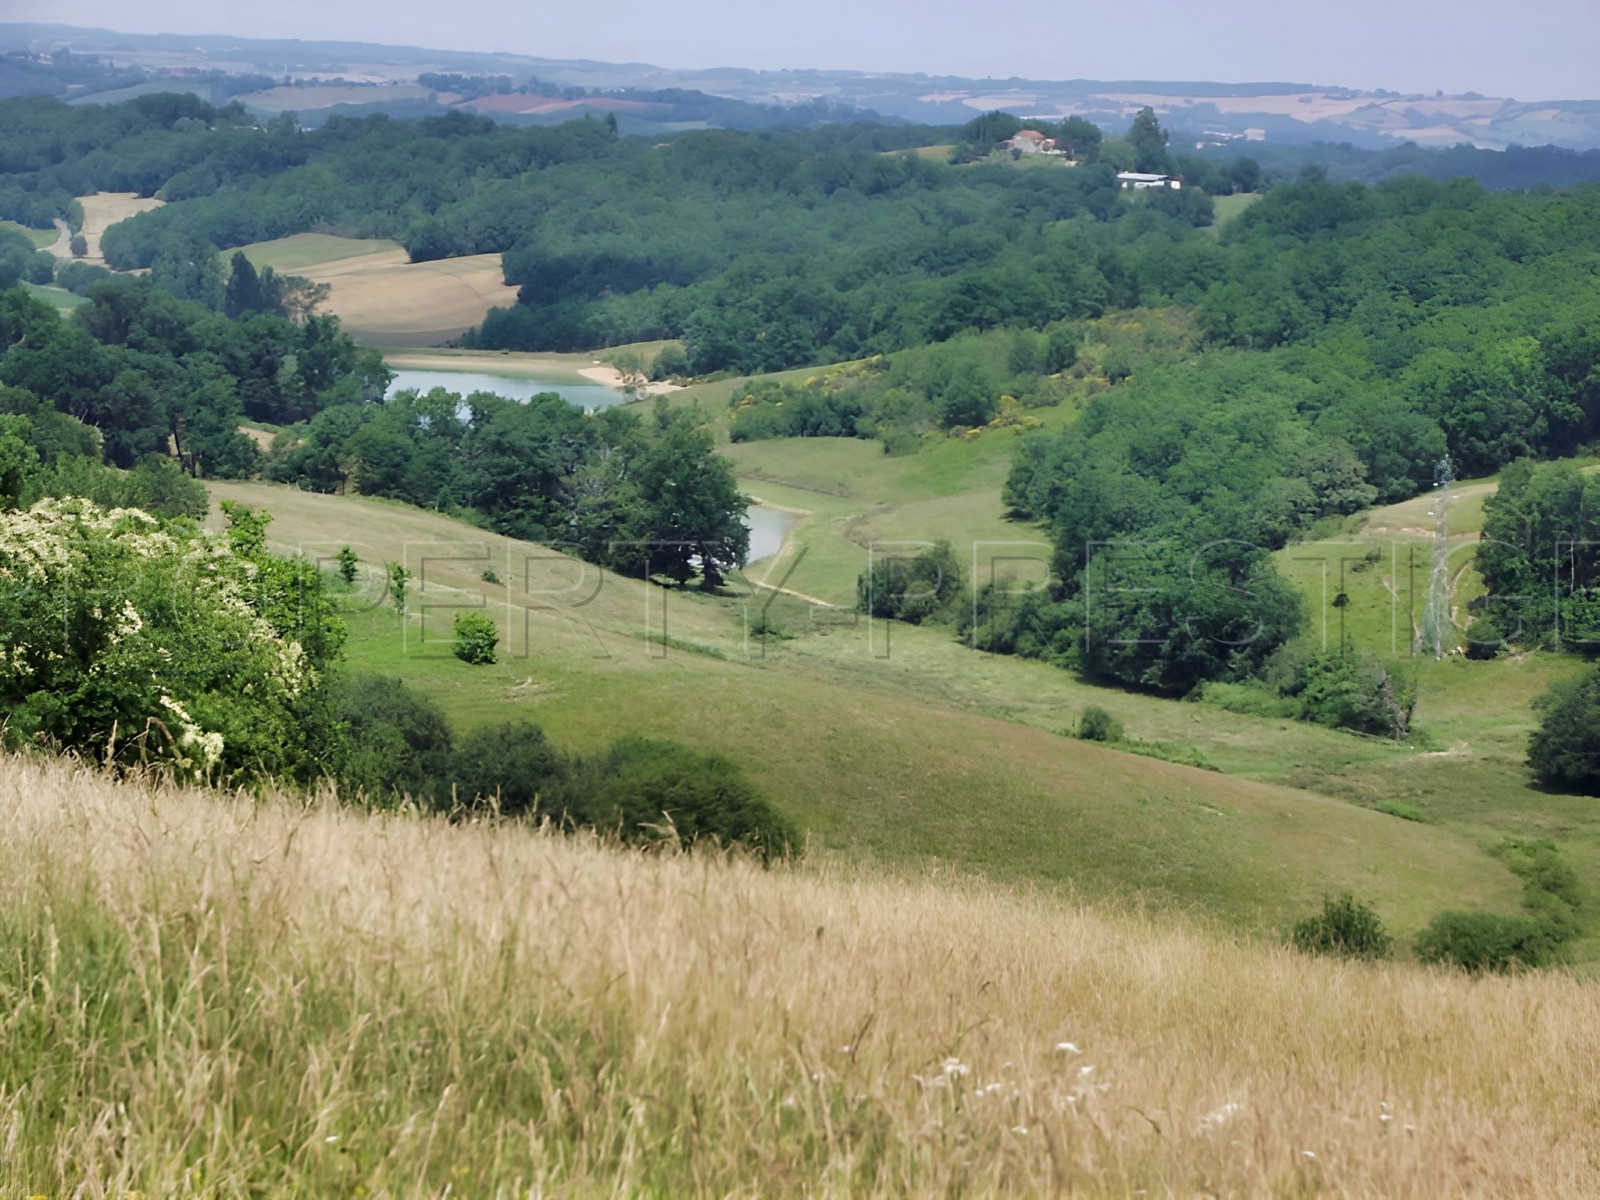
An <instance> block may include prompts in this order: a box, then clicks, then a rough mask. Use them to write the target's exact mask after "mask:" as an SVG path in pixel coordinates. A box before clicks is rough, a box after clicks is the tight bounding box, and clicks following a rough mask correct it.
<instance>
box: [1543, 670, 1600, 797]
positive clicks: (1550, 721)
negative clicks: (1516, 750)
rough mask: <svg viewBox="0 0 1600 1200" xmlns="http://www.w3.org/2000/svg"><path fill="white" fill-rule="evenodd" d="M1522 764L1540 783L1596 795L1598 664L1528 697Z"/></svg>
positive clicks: (1599, 783)
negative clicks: (1530, 720)
mask: <svg viewBox="0 0 1600 1200" xmlns="http://www.w3.org/2000/svg"><path fill="white" fill-rule="evenodd" d="M1534 709H1535V711H1536V712H1537V713H1538V714H1539V727H1538V728H1537V729H1536V730H1534V732H1533V735H1532V736H1531V737H1530V738H1529V739H1528V766H1529V767H1530V768H1531V769H1532V770H1533V774H1534V777H1535V778H1536V779H1537V780H1538V781H1539V782H1540V783H1541V784H1542V785H1543V786H1545V787H1548V788H1555V789H1559V790H1561V791H1568V792H1577V793H1579V794H1580V795H1584V796H1600V667H1592V666H1591V667H1588V668H1586V669H1585V670H1584V672H1583V673H1582V674H1581V675H1579V676H1578V677H1577V678H1574V679H1570V680H1564V681H1561V682H1558V683H1553V684H1551V685H1550V690H1549V691H1548V692H1546V693H1545V694H1544V695H1543V696H1541V697H1539V698H1538V699H1537V700H1535V701H1534Z"/></svg>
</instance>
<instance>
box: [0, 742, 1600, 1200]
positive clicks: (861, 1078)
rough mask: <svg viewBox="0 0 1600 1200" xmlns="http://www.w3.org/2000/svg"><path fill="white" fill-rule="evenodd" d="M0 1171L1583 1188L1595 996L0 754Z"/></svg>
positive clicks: (1573, 986)
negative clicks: (1, 944) (115, 776)
mask: <svg viewBox="0 0 1600 1200" xmlns="http://www.w3.org/2000/svg"><path fill="white" fill-rule="evenodd" d="M0 820H3V821H4V822H5V825H6V829H7V836H6V838H5V839H4V841H3V842H0V914H3V915H0V921H3V922H4V924H5V935H6V942H7V947H8V949H7V953H6V955H5V956H4V957H3V958H0V996H3V999H4V1003H5V1007H6V1010H7V1011H8V1012H10V1013H11V1016H10V1017H9V1019H8V1020H7V1021H6V1022H5V1024H4V1026H3V1033H0V1038H3V1044H4V1047H5V1053H4V1054H3V1055H0V1139H3V1142H4V1145H5V1148H6V1149H5V1153H4V1155H3V1156H0V1192H3V1193H4V1194H6V1195H15V1196H28V1195H36V1194H37V1195H68V1194H71V1195H88V1196H99V1195H131V1194H133V1193H134V1192H138V1193H141V1194H144V1195H152V1196H154V1195H161V1196H219V1197H232V1196H257V1195H263V1194H272V1195H284V1194H288V1195H345V1196H378V1195H385V1196H396V1197H399V1196H440V1195H469V1196H514V1195H594V1194H608V1195H616V1194H626V1195H657V1196H668V1195H671V1196H689V1195H706V1196H713V1195H714V1196H755V1195H760V1196H789V1195H793V1196H852V1197H855V1196H889V1195H895V1196H899V1195H952V1194H962V1195H989V1194H996V1193H1008V1194H1017V1195H1054V1196H1059V1195H1085V1196H1118V1197H1123V1196H1137V1195H1229V1196H1247V1195H1248V1196H1308V1195H1316V1194H1332V1195H1345V1196H1400V1195H1441V1194H1443V1195H1455V1196H1467V1195H1472V1196H1486V1197H1501V1196H1509V1195H1546V1196H1556V1195H1564V1196H1576V1195H1582V1194H1586V1193H1588V1192H1589V1191H1591V1190H1592V1187H1593V1185H1594V1182H1595V1178H1596V1175H1595V1165H1594V1164H1595V1162H1596V1159H1597V1156H1600V1120H1597V1119H1596V1118H1597V1116H1600V1113H1597V1110H1596V1107H1595V1104H1596V1098H1595V1092H1594V1088H1593V1075H1592V1069H1591V1067H1592V1064H1593V1063H1594V1061H1595V1060H1596V1058H1597V1057H1600V991H1597V989H1596V988H1595V986H1594V985H1593V984H1592V983H1585V982H1581V981H1579V980H1577V979H1575V978H1573V977H1572V976H1570V975H1568V974H1566V973H1562V972H1545V973H1540V974H1536V975H1527V976H1521V977H1513V978H1488V979H1472V978H1468V977H1466V976H1461V975H1451V974H1439V973H1435V972H1432V971H1425V970H1421V969H1418V968H1414V967H1409V966H1406V965H1389V966H1382V967H1370V966H1359V965H1346V964H1341V963H1337V962H1332V961H1328V960H1311V959H1305V958H1302V957H1300V956H1298V955H1295V954H1293V953H1292V952H1290V951H1287V950H1284V949H1282V948H1278V947H1274V946H1272V945H1266V944H1262V943H1259V942H1255V941H1249V940H1237V939H1235V938H1234V937H1232V936H1230V935H1229V934H1228V933H1227V932H1226V931H1225V930H1223V929H1220V928H1218V927H1216V926H1215V925H1214V924H1211V923H1208V922H1204V921H1199V922H1197V921H1195V920H1193V919H1182V918H1178V917H1174V916H1172V915H1169V914H1162V913H1156V912H1149V911H1144V910H1140V909H1138V908H1134V907H1129V906H1123V905H1110V906H1108V905H1098V906H1097V905H1085V904H1083V903H1081V902H1079V901H1074V900H1072V899H1070V898H1062V897H1060V896H1058V895H1055V894H1051V893H1046V892H1041V891H1037V890H1030V889H1020V890H1019V889H1015V888H1003V887H997V886H995V885H993V884H991V883H985V882H982V881H979V880H974V879H972V878H969V877H965V876H963V875H960V874H959V873H957V872H954V871H942V872H934V873H932V874H929V875H925V876H924V877H923V878H920V879H916V880H899V879H896V878H893V877H888V876H883V875H880V874H877V873H874V872H872V871H870V870H862V869H857V868H853V867H850V866H848V865H845V864H841V863H838V862H835V861H832V860H829V859H826V858H823V859H821V860H813V861H811V862H808V863H802V864H798V865H779V866H777V867H774V868H770V869H763V868H761V867H759V866H757V865H755V864H754V863H752V862H749V861H746V860H742V859H737V858H735V859H724V858H717V857H712V856H708V855H700V854H682V853H671V852H668V853H646V852H637V851H635V852H623V851H620V850H617V849H613V848H610V847H608V846H606V845H604V844H602V843H600V842H597V841H595V840H592V839H590V838H587V837H563V836H553V835H550V834H547V833H544V832H540V831H538V830H535V829H531V828H529V827H527V826H523V825H507V826H501V825H497V824H495V823H493V822H488V821H485V822H477V823H469V824H463V825H451V824H448V823H446V822H444V821H441V820H438V819H425V818H421V817H417V816H415V815H410V814H406V813H398V814H374V813H366V812H362V811H359V810H354V809H350V808H343V807H339V806H337V805H335V804H333V803H331V802H328V801H327V800H326V799H323V800H312V801H310V802H308V801H306V800H305V799H303V798H280V797H276V796H270V795H269V796H263V797H246V796H238V797H228V796H218V795H216V794H212V793H201V792H193V791H184V790H181V789H178V788H174V787H171V786H167V785H156V784H148V785H146V784H140V783H137V782H130V783H113V782H111V781H108V780H106V779H104V778H102V777H100V776H98V775H96V774H95V773H94V772H93V771H92V770H91V769H88V768H86V767H82V766H76V765H74V764H72V763H70V762H65V761H56V762H48V763H47V762H42V761H38V760H16V759H13V760H10V761H7V762H6V763H5V764H4V769H3V770H0Z"/></svg>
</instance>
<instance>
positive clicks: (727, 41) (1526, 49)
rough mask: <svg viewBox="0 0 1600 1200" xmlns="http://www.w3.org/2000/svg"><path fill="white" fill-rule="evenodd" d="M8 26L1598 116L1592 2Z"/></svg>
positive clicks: (102, 10)
mask: <svg viewBox="0 0 1600 1200" xmlns="http://www.w3.org/2000/svg"><path fill="white" fill-rule="evenodd" d="M0 20H11V21H42V22H63V23H66V24H72V25H92V26H97V27H100V28H105V29H117V30H125V31H129V32H137V33H222V34H236V35H240V36H246V37H297V38H303V39H306V40H319V39H338V40H356V41H371V42H384V43H388V44H406V45H416V46H429V47H437V48H440V49H451V50H505V51H512V52H515V53H521V54H532V55H538V56H542V57H547V58H592V59H599V60H601V61H606V62H650V63H656V64H658V65H661V66H669V67H679V68H685V67H713V66H738V67H754V68H763V67H765V68H777V67H819V68H850V69H857V70H867V71H874V70H876V71H926V72H928V73H930V74H954V75H967V76H974V77H979V78H981V77H984V76H988V75H993V76H995V77H1000V78H1004V77H1007V76H1013V75H1017V76H1024V77H1027V78H1032V79H1136V78H1138V79H1159V80H1218V81H1225V82H1239V81H1245V80H1256V81H1264V80H1271V81H1288V82H1300V83H1314V84H1325V85H1340V86H1345V87H1356V88H1380V87H1382V88H1389V89H1392V90H1395V91H1401V92H1432V91H1434V90H1436V89H1443V90H1444V91H1446V92H1451V93H1456V92H1465V91H1476V92H1482V93H1484V94H1485V95H1493V96H1514V97H1516V98H1518V99H1522V100H1536V99H1539V100H1552V99H1581V98H1600V71H1597V69H1596V65H1595V64H1596V51H1597V50H1600V3H1597V2H1596V0H1535V2H1534V3H1523V4H1508V3H1506V2H1505V0H1317V2H1315V3H1307V2H1306V0H1229V2H1228V3H1220V4H1219V3H1201V2H1200V0H1124V2H1123V3H1117V4H1113V3H1108V2H1107V0H1096V2H1095V3H1093V4H1086V3H1081V2H1079V0H1056V2H1054V3H1047V2H1044V0H1016V2H1015V3H1012V4H1007V5H996V4H987V3H978V2H975V0H960V2H958V0H801V2H800V3H787V4H774V3H771V2H770V0H769V2H768V3H760V2H759V0H653V2H651V0H586V2H582V3H580V2H574V0H568V2H566V3H552V2H550V0H525V2H523V3H515V2H513V0H476V2H475V3H471V4H444V3H440V2H439V0H383V2H382V3H373V2H367V3H354V2H351V0H247V2H243V3H241V2H239V0H143V2H130V0H0Z"/></svg>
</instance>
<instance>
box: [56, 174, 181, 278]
mask: <svg viewBox="0 0 1600 1200" xmlns="http://www.w3.org/2000/svg"><path fill="white" fill-rule="evenodd" d="M78 203H79V204H80V205H82V207H83V230H82V232H83V240H84V241H85V242H87V243H88V253H87V254H86V255H84V257H83V261H84V262H87V263H93V264H95V265H97V266H104V265H105V261H106V260H105V257H104V256H103V255H102V254H101V253H100V238H101V235H103V234H104V233H105V231H106V230H107V229H109V228H111V226H113V225H115V224H116V223H117V222H118V221H125V220H127V219H128V218H129V217H134V216H138V215H139V214H140V213H142V212H149V211H150V210H151V209H152V208H160V207H161V201H160V200H157V199H155V198H154V197H153V196H140V195H138V194H136V193H134V192H96V193H95V194H94V195H92V196H79V197H78ZM50 249H51V251H52V252H53V253H55V254H57V255H59V256H61V257H62V258H68V257H71V254H70V252H69V250H68V249H67V246H66V243H65V242H57V243H56V244H55V245H53V246H51V247H50Z"/></svg>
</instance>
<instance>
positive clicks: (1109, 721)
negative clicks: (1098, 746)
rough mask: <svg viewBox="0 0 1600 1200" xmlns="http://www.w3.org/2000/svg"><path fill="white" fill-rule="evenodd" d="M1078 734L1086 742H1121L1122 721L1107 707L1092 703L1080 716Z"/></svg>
mask: <svg viewBox="0 0 1600 1200" xmlns="http://www.w3.org/2000/svg"><path fill="white" fill-rule="evenodd" d="M1078 736H1079V737H1080V738H1082V739H1083V740H1084V741H1086V742H1120V741H1121V740H1122V722H1121V721H1119V720H1117V719H1116V718H1115V717H1113V716H1112V715H1111V714H1110V713H1108V712H1107V711H1106V710H1105V709H1103V708H1099V707H1096V706H1094V705H1090V706H1089V707H1088V708H1086V709H1084V710H1083V716H1081V717H1079V718H1078Z"/></svg>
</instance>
